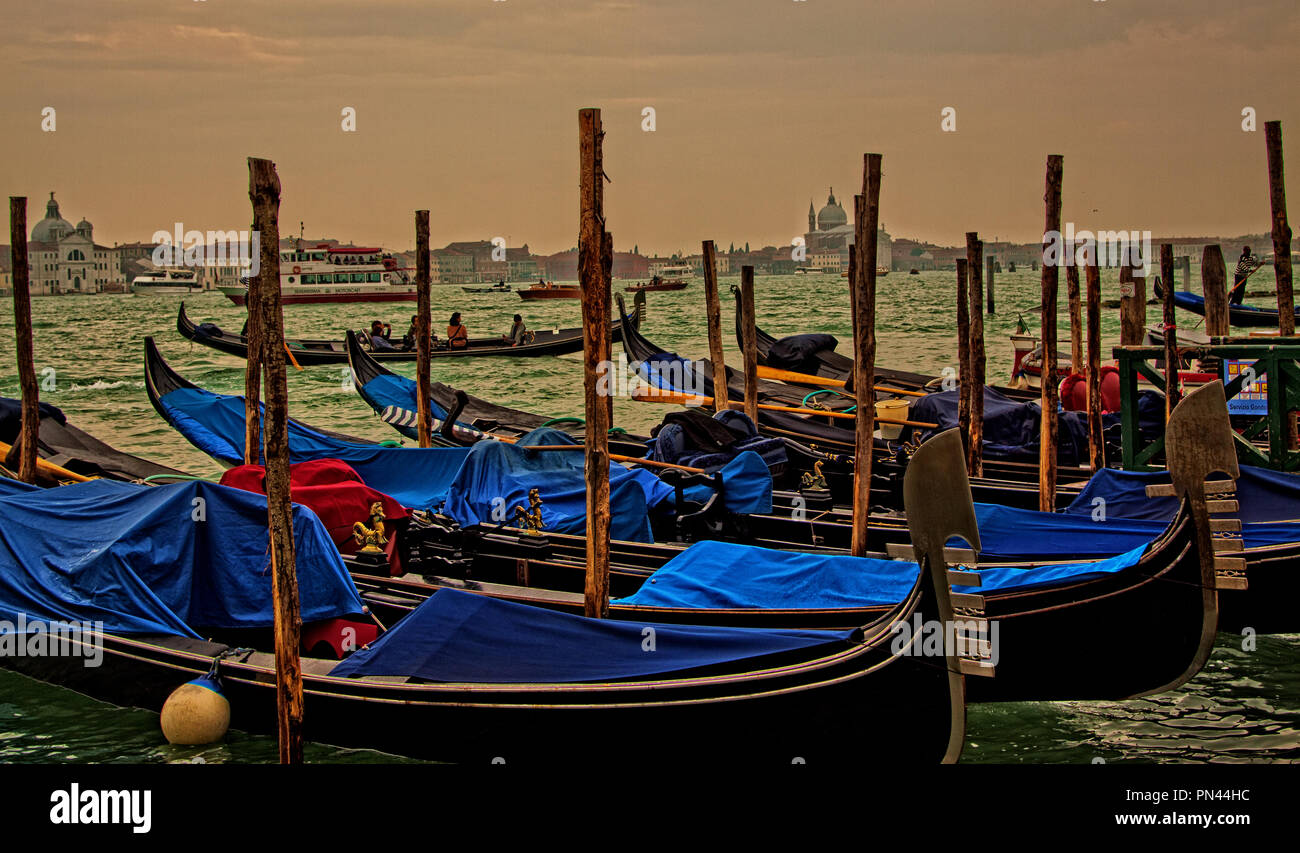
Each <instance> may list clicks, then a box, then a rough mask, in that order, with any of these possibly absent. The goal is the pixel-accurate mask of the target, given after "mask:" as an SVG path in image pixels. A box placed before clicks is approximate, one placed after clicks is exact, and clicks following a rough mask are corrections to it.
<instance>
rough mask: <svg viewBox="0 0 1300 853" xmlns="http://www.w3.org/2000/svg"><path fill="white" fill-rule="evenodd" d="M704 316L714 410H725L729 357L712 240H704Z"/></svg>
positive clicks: (727, 404) (728, 403)
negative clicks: (711, 373) (707, 330)
mask: <svg viewBox="0 0 1300 853" xmlns="http://www.w3.org/2000/svg"><path fill="white" fill-rule="evenodd" d="M704 316H705V317H706V318H707V320H708V323H709V362H710V364H712V365H713V410H714V411H715V412H721V411H725V410H726V409H727V407H728V406H729V405H730V401H729V400H728V398H727V358H726V355H724V354H723V350H722V309H721V306H720V305H719V304H718V260H717V255H716V253H715V250H714V247H713V241H712V240H705V241H704Z"/></svg>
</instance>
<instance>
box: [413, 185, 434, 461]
mask: <svg viewBox="0 0 1300 853" xmlns="http://www.w3.org/2000/svg"><path fill="white" fill-rule="evenodd" d="M415 254H416V258H415V431H416V438H417V439H418V440H419V442H420V446H421V447H432V446H433V405H432V403H433V386H431V385H430V384H429V371H430V357H429V350H430V347H431V346H432V344H433V341H432V333H433V328H432V326H433V318H432V317H431V316H430V312H431V311H432V308H431V305H430V303H431V302H432V293H431V292H430V288H431V287H432V286H433V271H432V269H431V263H432V262H431V261H430V259H429V211H427V210H417V211H416V212H415Z"/></svg>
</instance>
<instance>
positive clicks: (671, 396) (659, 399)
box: [632, 391, 939, 429]
mask: <svg viewBox="0 0 1300 853" xmlns="http://www.w3.org/2000/svg"><path fill="white" fill-rule="evenodd" d="M632 399H633V400H636V401H637V402H638V403H677V404H680V405H683V406H712V405H713V398H712V397H701V396H697V395H694V394H679V393H677V392H675V391H673V392H667V393H661V392H645V391H634V392H632ZM733 405H735V404H733ZM758 407H759V408H760V409H762V410H764V411H768V412H789V413H791V414H796V415H816V416H818V417H827V418H848V419H850V420H852V419H854V418H856V417H857V415H856V414H854V413H853V412H830V411H825V410H823V409H804V408H800V407H798V406H774V405H772V404H770V403H759V404H758ZM876 423H882V424H901V425H902V426H914V427H921V428H922V429H936V428H937V427H938V426H939V425H938V424H932V423H926V422H925V421H905V420H899V419H897V418H881V417H877V418H876Z"/></svg>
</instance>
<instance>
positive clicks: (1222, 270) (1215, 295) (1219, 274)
mask: <svg viewBox="0 0 1300 853" xmlns="http://www.w3.org/2000/svg"><path fill="white" fill-rule="evenodd" d="M1201 292H1202V293H1204V294H1205V334H1207V335H1209V336H1210V337H1212V338H1222V337H1227V335H1228V268H1227V267H1226V266H1225V265H1224V263H1223V250H1222V249H1220V248H1219V244H1218V243H1211V244H1210V245H1208V246H1206V247H1205V251H1203V252H1202V253H1201Z"/></svg>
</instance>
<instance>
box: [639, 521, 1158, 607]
mask: <svg viewBox="0 0 1300 853" xmlns="http://www.w3.org/2000/svg"><path fill="white" fill-rule="evenodd" d="M982 536H983V532H982V531H981V537H982ZM1145 551H1146V545H1145V544H1144V545H1141V546H1138V547H1136V548H1133V549H1132V550H1130V551H1127V552H1125V553H1123V554H1120V555H1119V556H1117V557H1112V558H1110V559H1107V560H1101V561H1098V562H1090V563H1072V564H1068V565H1059V566H1042V567H1040V568H1034V569H1012V568H989V569H983V570H981V571H980V577H981V580H982V586H981V587H980V588H979V592H981V593H984V592H992V591H997V590H1011V589H1032V588H1035V587H1041V586H1051V585H1053V584H1057V583H1063V582H1066V581H1078V580H1085V579H1087V578H1093V577H1100V576H1101V575H1103V574H1109V573H1112V572H1118V571H1122V570H1123V569H1126V568H1128V567H1130V566H1132V565H1134V564H1136V563H1137V561H1138V560H1139V559H1140V558H1141V556H1142V554H1143V553H1144V552H1145ZM917 571H918V569H917V565H916V563H908V562H904V561H901V560H875V559H870V558H865V557H846V556H842V555H837V554H798V553H793V552H790V551H774V550H771V549H768V548H756V547H753V546H750V545H737V544H734V543H730V542H697V543H696V544H694V545H692V546H691V547H690V548H688V549H687V550H686V551H684V552H682V553H681V554H679V555H678V556H676V557H674V558H673V559H672V560H670V561H668V562H667V563H665V564H664V565H663V566H662V567H661V568H660V569H659V570H658V571H656V572H655V573H654V574H653V575H651V576H650V577H649V578H648V579H647V580H646V582H645V583H643V584H642V585H641V588H640V589H639V590H637V592H636V594H635V595H631V596H628V597H627V598H622V599H619V600H618V603H619V604H633V605H641V606H646V607H679V608H692V609H694V608H748V607H764V608H793V609H805V608H806V609H812V608H845V607H868V606H872V605H888V604H896V603H898V602H899V601H902V600H903V598H904V597H905V596H906V595H907V594H908V592H909V591H910V590H911V589H912V587H913V585H914V584H915V583H916V574H917ZM958 591H959V592H960V591H963V590H961V589H959V590H958Z"/></svg>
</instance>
